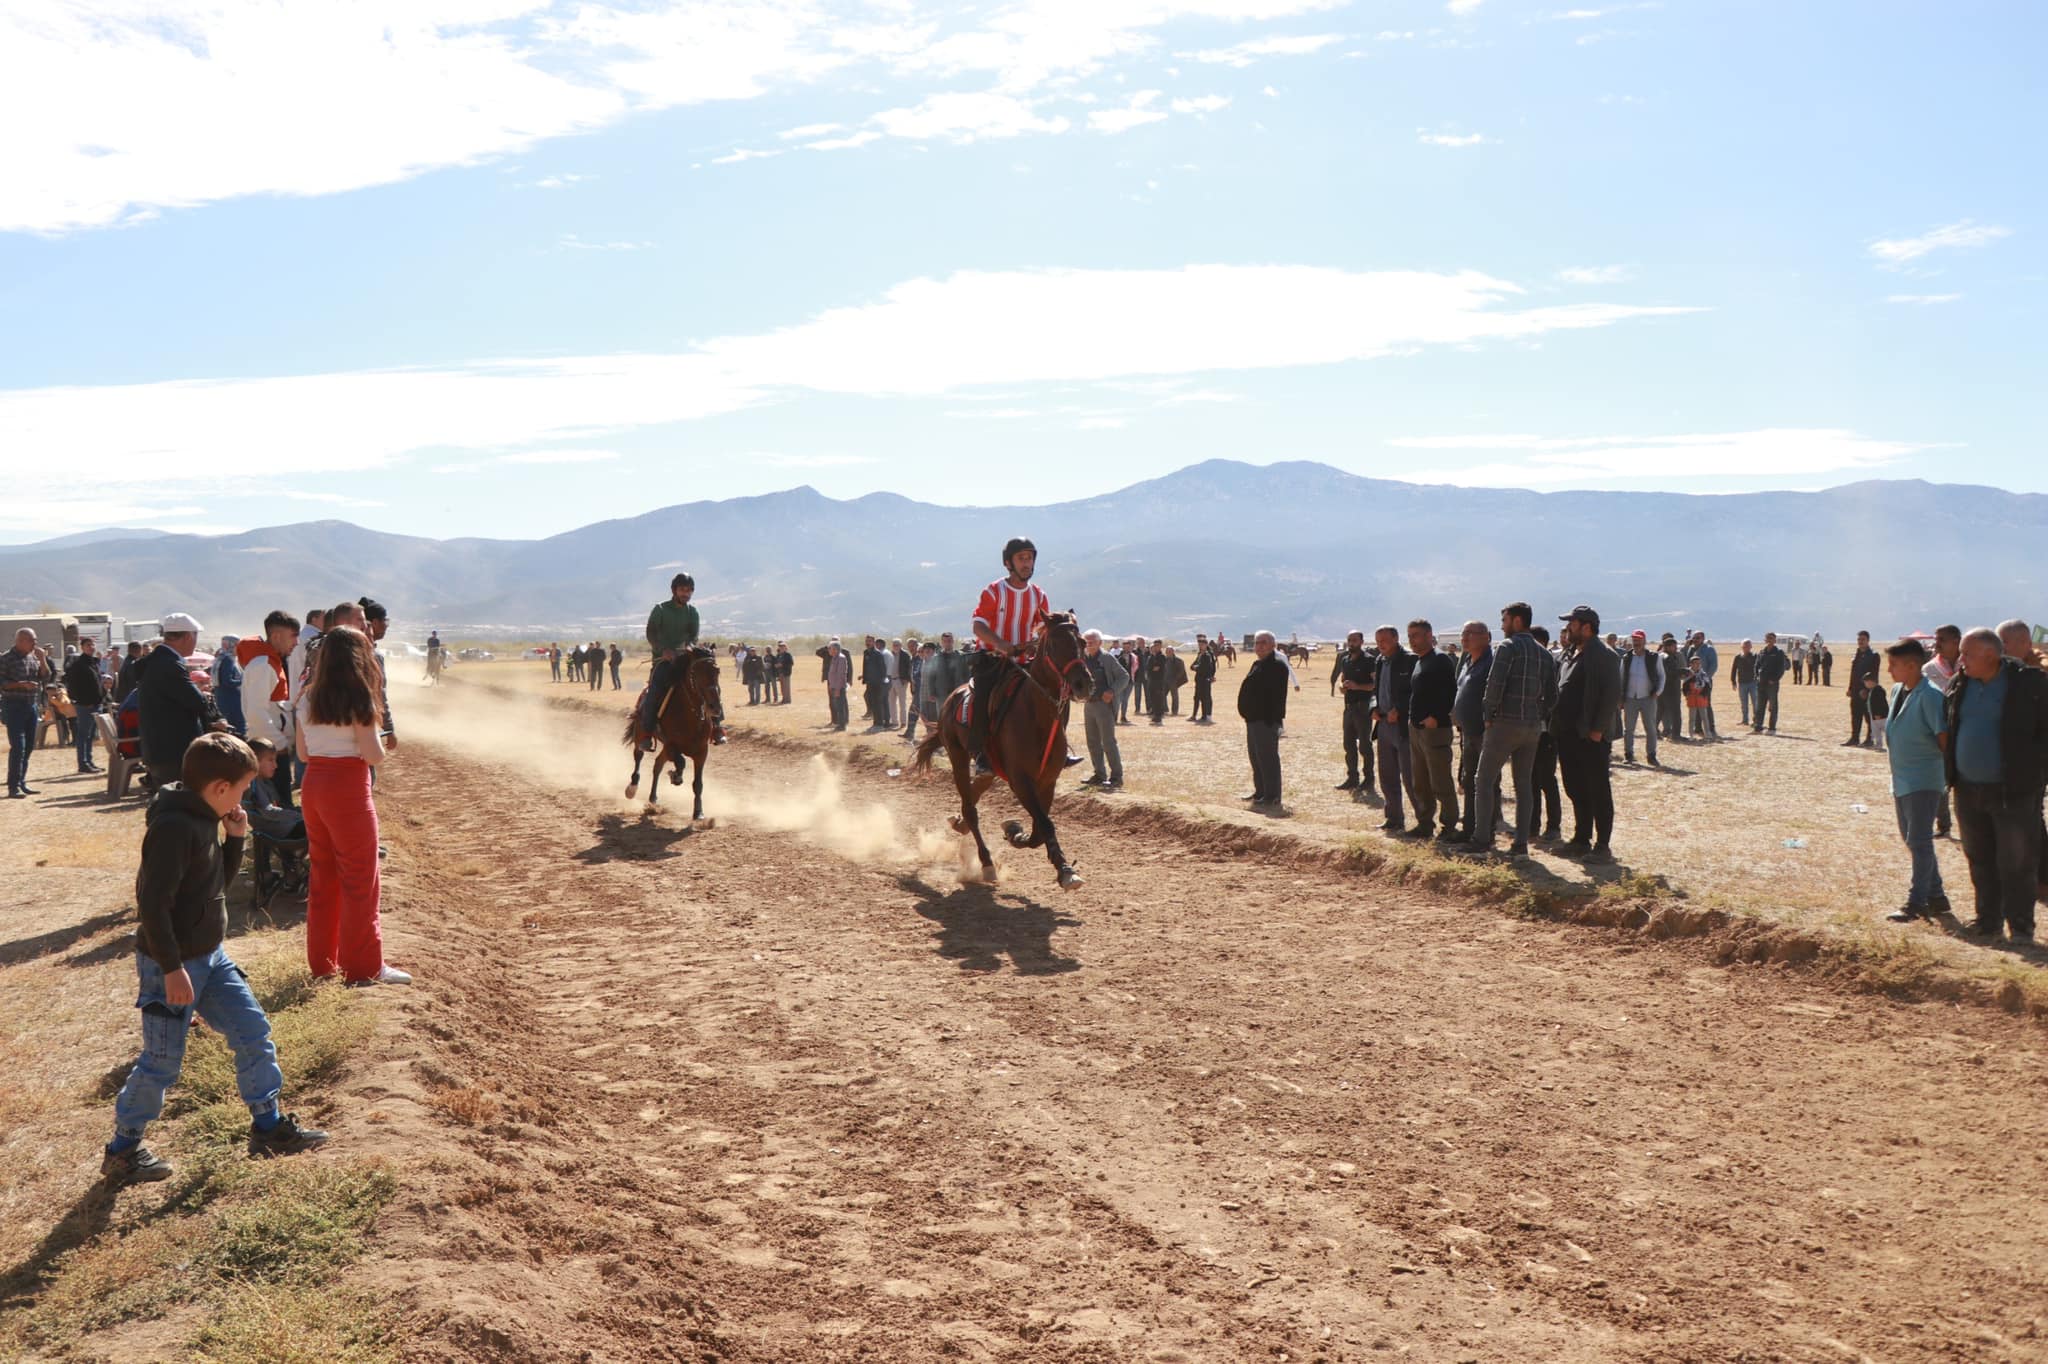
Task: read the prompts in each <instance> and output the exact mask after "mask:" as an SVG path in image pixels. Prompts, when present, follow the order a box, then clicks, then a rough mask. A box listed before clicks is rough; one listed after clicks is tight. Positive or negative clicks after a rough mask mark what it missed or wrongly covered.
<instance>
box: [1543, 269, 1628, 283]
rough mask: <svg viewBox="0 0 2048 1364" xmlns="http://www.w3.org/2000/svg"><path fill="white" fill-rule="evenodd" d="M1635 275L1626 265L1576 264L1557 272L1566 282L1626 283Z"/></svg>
mask: <svg viewBox="0 0 2048 1364" xmlns="http://www.w3.org/2000/svg"><path fill="white" fill-rule="evenodd" d="M1635 275H1636V272H1635V270H1634V269H1633V268H1631V267H1629V266H1626V265H1574V266H1569V267H1567V268H1566V269H1563V270H1560V271H1558V272H1557V277H1558V278H1559V279H1561V280H1563V281H1564V282H1565V283H1566V284H1626V283H1627V282H1628V281H1629V280H1632V279H1634V278H1635Z"/></svg>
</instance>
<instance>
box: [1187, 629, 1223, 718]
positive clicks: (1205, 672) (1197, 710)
mask: <svg viewBox="0 0 2048 1364" xmlns="http://www.w3.org/2000/svg"><path fill="white" fill-rule="evenodd" d="M1189 671H1190V672H1191V673H1192V674H1193V675H1194V679H1195V703H1194V705H1192V706H1190V707H1189V708H1188V723H1189V724H1195V725H1210V724H1214V723H1216V651H1215V650H1213V649H1211V648H1210V647H1209V646H1208V644H1207V643H1204V644H1203V645H1202V646H1201V647H1200V648H1198V649H1197V650H1196V651H1195V661H1194V664H1193V666H1192V667H1190V668H1189Z"/></svg>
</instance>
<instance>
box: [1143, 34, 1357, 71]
mask: <svg viewBox="0 0 2048 1364" xmlns="http://www.w3.org/2000/svg"><path fill="white" fill-rule="evenodd" d="M1343 41H1344V35H1343V34H1341V33H1300V34H1278V35H1275V36H1273V37H1269V38H1251V39H1248V40H1246V41H1245V42H1241V43H1232V44H1231V45H1230V46H1229V47H1212V48H1206V49H1203V50H1201V51H1197V52H1176V53H1175V54H1174V55H1175V56H1176V57H1182V58H1185V59H1186V60H1188V61H1195V62H1207V63H1209V64H1211V65H1213V66H1234V67H1240V68H1242V67H1247V66H1250V65H1251V64H1252V63H1253V62H1255V61H1257V60H1258V59H1259V58H1261V57H1304V56H1307V55H1308V54H1309V53H1312V52H1320V51H1322V50H1323V49H1324V48H1326V47H1329V46H1330V45H1331V44H1333V43H1341V42H1343Z"/></svg>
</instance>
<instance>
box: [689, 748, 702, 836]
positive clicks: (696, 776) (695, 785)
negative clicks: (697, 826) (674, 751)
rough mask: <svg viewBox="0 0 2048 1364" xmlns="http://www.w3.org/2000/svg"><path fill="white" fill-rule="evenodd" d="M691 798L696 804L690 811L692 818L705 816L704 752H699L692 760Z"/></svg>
mask: <svg viewBox="0 0 2048 1364" xmlns="http://www.w3.org/2000/svg"><path fill="white" fill-rule="evenodd" d="M690 798H691V800H692V802H693V803H694V806H695V808H694V809H692V810H691V811H690V818H691V819H693V820H695V819H702V818H704V754H702V753H699V754H697V755H696V757H695V758H694V759H693V760H692V766H691V769H690Z"/></svg>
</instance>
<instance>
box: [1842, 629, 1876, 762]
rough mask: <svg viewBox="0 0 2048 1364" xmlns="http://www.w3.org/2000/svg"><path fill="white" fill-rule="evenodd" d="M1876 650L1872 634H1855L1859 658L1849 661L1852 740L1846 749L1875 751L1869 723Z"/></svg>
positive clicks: (1862, 632)
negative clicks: (1870, 684)
mask: <svg viewBox="0 0 2048 1364" xmlns="http://www.w3.org/2000/svg"><path fill="white" fill-rule="evenodd" d="M1877 665H1878V660H1877V650H1875V649H1873V648H1871V647H1870V631H1868V630H1858V631H1857V632H1856V656H1855V657H1854V658H1852V659H1850V660H1849V737H1848V738H1846V739H1844V740H1842V747H1844V748H1875V747H1876V746H1877V740H1876V738H1875V736H1874V735H1872V734H1870V733H1868V732H1867V728H1868V725H1869V723H1870V687H1869V683H1871V682H1874V681H1876V680H1877Z"/></svg>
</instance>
